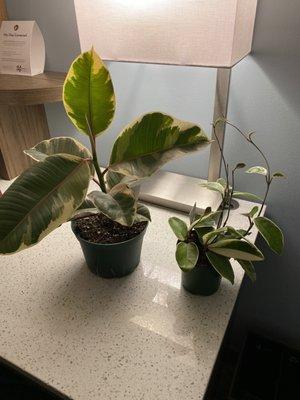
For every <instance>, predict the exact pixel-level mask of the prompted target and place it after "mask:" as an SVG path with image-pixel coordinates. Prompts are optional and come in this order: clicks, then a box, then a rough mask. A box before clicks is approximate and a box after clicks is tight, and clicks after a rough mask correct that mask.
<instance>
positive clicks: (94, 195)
mask: <svg viewBox="0 0 300 400" xmlns="http://www.w3.org/2000/svg"><path fill="white" fill-rule="evenodd" d="M88 197H89V199H91V200H92V202H93V203H94V204H95V206H96V207H97V208H98V210H99V211H100V212H102V213H103V214H104V215H106V216H107V217H108V218H110V219H111V220H113V221H116V222H118V223H119V224H121V225H125V226H131V225H132V224H133V223H134V222H135V216H136V212H137V202H136V198H135V194H134V191H133V190H132V189H130V188H129V187H128V186H126V185H123V184H119V185H117V186H114V187H113V188H112V190H111V191H110V192H109V193H103V192H100V191H94V192H91V193H89V195H88Z"/></svg>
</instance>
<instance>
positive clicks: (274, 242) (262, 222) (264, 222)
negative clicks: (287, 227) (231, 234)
mask: <svg viewBox="0 0 300 400" xmlns="http://www.w3.org/2000/svg"><path fill="white" fill-rule="evenodd" d="M254 223H255V225H256V227H257V229H258V230H259V233H260V234H261V235H262V237H263V238H264V239H265V241H266V242H267V243H268V245H269V247H270V249H272V250H273V251H274V252H275V253H277V254H281V253H282V250H283V246H284V238H283V233H282V232H281V230H280V228H279V227H278V226H277V225H276V224H275V223H274V222H273V221H271V220H270V219H268V218H266V217H257V218H255V219H254Z"/></svg>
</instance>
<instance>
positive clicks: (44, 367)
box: [0, 182, 251, 400]
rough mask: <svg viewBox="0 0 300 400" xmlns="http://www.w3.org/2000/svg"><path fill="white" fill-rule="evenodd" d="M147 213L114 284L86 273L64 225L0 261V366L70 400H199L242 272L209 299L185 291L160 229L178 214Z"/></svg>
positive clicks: (170, 239) (169, 241)
mask: <svg viewBox="0 0 300 400" xmlns="http://www.w3.org/2000/svg"><path fill="white" fill-rule="evenodd" d="M0 187H1V186H0ZM2 188H3V182H2ZM249 208H251V203H248V202H244V201H241V202H240V208H239V209H238V210H236V211H234V213H233V217H232V220H231V223H232V225H236V224H239V225H240V223H241V222H242V223H244V224H245V226H246V225H247V220H246V218H245V217H241V216H240V215H239V214H240V213H241V212H245V211H248V210H249ZM151 213H152V220H153V222H152V223H151V224H150V226H149V229H148V232H147V234H146V235H145V239H144V245H143V251H142V259H141V264H140V265H139V267H138V268H137V270H136V271H135V272H134V273H133V274H132V275H130V276H128V277H125V278H122V279H114V280H105V279H101V278H98V277H96V276H94V275H93V274H92V273H91V272H89V270H88V269H87V267H86V265H85V262H84V258H83V255H82V252H81V249H80V246H79V243H78V242H77V240H76V238H75V237H74V235H73V233H72V232H71V229H70V226H69V223H67V224H65V225H63V226H62V227H60V228H59V229H58V230H56V231H55V232H53V233H51V234H50V235H49V236H48V237H47V238H46V239H44V240H43V241H42V242H41V243H39V244H38V245H37V246H35V247H32V248H30V249H28V250H26V251H24V252H21V253H17V254H14V255H12V256H2V257H1V258H0V263H1V270H0V272H1V275H0V335H1V341H0V357H3V358H4V359H6V360H8V361H9V362H11V363H13V364H15V365H16V366H18V367H19V368H21V369H23V370H25V371H26V372H28V373H30V374H32V375H34V376H35V377H37V378H38V379H40V380H41V381H43V382H45V383H46V384H47V385H50V386H52V387H53V388H55V389H57V390H58V391H60V392H62V393H63V394H65V395H66V396H69V397H71V398H72V399H74V400H119V399H128V400H142V399H145V400H169V399H172V400H182V399H189V400H194V399H195V400H196V399H197V400H199V399H201V398H202V397H203V395H204V393H205V390H206V387H207V384H208V381H209V377H210V374H211V372H212V368H213V365H214V363H215V360H216V357H217V354H218V351H219V348H220V345H221V342H222V339H223V336H224V333H225V329H226V326H227V324H228V321H229V318H230V315H231V312H232V309H233V306H234V303H235V300H236V297H237V294H238V291H239V288H240V284H241V280H242V278H243V272H242V271H241V269H239V268H235V273H236V282H235V285H234V286H231V284H230V283H228V282H227V281H225V280H224V279H223V280H222V284H221V289H220V290H219V292H218V293H216V294H215V295H213V296H211V297H197V296H193V295H191V294H189V293H187V292H185V291H184V290H183V289H181V287H180V270H179V268H178V267H177V265H176V261H175V259H174V249H175V243H176V239H175V237H174V235H173V233H172V232H171V230H170V229H169V227H168V223H167V220H168V218H169V217H170V216H172V215H178V213H175V212H173V211H169V210H165V209H161V208H158V207H151Z"/></svg>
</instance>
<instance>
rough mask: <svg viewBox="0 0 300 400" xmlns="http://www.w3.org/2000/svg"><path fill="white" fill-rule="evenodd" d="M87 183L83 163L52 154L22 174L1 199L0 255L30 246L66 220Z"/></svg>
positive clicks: (80, 160)
mask: <svg viewBox="0 0 300 400" xmlns="http://www.w3.org/2000/svg"><path fill="white" fill-rule="evenodd" d="M89 180H90V169H89V164H88V162H87V161H86V160H84V159H82V158H79V157H76V156H69V155H53V156H49V157H47V158H46V159H45V161H41V162H39V163H37V164H35V165H33V166H32V167H31V168H29V169H28V170H27V171H25V172H24V173H23V174H22V175H20V176H19V177H18V178H17V179H16V180H15V181H14V183H13V184H12V185H11V186H10V187H9V188H8V189H7V191H6V192H5V193H4V194H3V196H2V197H1V198H0V221H1V223H0V253H2V254H4V253H13V252H16V251H19V250H22V249H25V248H26V247H29V246H32V245H34V244H36V243H37V242H39V241H40V240H41V239H43V238H44V237H45V236H46V235H47V234H49V233H50V232H51V231H53V230H54V229H55V228H57V227H59V226H60V225H61V224H62V223H64V222H66V221H67V220H69V219H70V218H71V217H72V216H73V215H74V213H75V211H76V209H77V208H78V207H79V206H80V205H81V203H82V202H83V200H84V198H85V196H86V192H87V188H88V185H89Z"/></svg>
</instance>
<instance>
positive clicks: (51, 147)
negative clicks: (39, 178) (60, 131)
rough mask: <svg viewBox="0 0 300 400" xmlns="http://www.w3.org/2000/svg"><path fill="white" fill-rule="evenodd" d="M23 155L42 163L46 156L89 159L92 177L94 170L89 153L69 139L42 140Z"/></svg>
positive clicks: (79, 144) (75, 141)
mask: <svg viewBox="0 0 300 400" xmlns="http://www.w3.org/2000/svg"><path fill="white" fill-rule="evenodd" d="M24 153H25V154H26V155H28V156H29V157H31V158H32V159H33V160H35V161H43V160H45V158H47V157H48V156H52V155H54V154H70V155H73V156H77V157H81V158H86V159H90V160H91V162H90V163H89V164H90V168H91V174H92V175H94V173H95V170H94V166H93V163H92V154H91V152H90V151H89V150H88V149H87V148H86V147H85V146H84V145H83V144H81V143H80V142H78V140H75V139H73V138H70V137H63V136H62V137H55V138H51V139H48V140H43V141H42V142H40V143H38V144H37V145H35V146H34V147H32V148H31V149H27V150H24Z"/></svg>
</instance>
